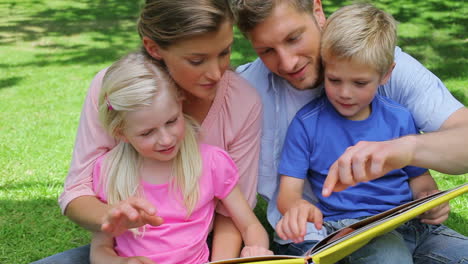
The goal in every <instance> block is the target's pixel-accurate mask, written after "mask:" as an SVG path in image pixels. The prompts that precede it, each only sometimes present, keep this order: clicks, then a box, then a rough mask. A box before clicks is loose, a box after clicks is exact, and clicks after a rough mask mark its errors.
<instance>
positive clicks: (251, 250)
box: [240, 246, 274, 258]
mask: <svg viewBox="0 0 468 264" xmlns="http://www.w3.org/2000/svg"><path fill="white" fill-rule="evenodd" d="M267 255H274V254H273V251H271V250H269V249H268V248H264V247H260V246H246V247H244V248H243V249H242V251H241V253H240V256H241V258H244V257H254V256H267Z"/></svg>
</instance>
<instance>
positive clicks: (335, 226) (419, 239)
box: [275, 219, 468, 264]
mask: <svg viewBox="0 0 468 264" xmlns="http://www.w3.org/2000/svg"><path fill="white" fill-rule="evenodd" d="M359 220H360V219H344V220H340V221H328V222H325V223H324V227H325V228H326V229H327V232H328V233H332V232H335V231H337V230H339V229H341V228H343V227H345V226H348V225H350V224H353V223H355V222H357V221H359ZM316 243H317V241H313V240H311V241H304V242H302V243H297V244H294V243H291V244H286V245H278V244H277V245H275V253H276V254H281V255H296V256H300V255H303V254H304V253H305V252H306V251H307V250H309V249H310V248H311V247H312V246H314V245H315V244H316ZM339 263H340V264H348V263H352V264H355V263H376V264H386V263H388V264H394V263H399V264H405V263H416V264H423V263H424V264H432V263H433V264H442V263H446V264H448V263H450V264H452V263H453V264H455V263H457V264H461V263H467V264H468V240H467V237H465V236H463V235H461V234H459V233H457V232H455V231H454V230H451V229H450V228H448V227H446V226H444V225H427V224H423V223H421V222H420V221H419V219H413V220H411V221H409V222H407V223H405V224H403V225H402V226H400V227H398V228H397V229H396V230H393V231H391V232H389V233H386V234H384V235H382V236H379V237H376V238H374V239H373V240H371V241H370V242H369V243H368V244H367V245H365V246H363V247H362V248H360V249H359V250H357V251H355V252H354V253H353V254H351V255H349V256H348V257H346V258H344V259H343V260H341V261H340V262H339Z"/></svg>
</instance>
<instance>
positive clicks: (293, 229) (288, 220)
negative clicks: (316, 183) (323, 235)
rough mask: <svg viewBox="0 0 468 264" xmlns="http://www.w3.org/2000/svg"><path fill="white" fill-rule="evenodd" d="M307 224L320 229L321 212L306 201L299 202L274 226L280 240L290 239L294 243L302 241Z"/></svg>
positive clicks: (321, 221)
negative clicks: (312, 224) (310, 223)
mask: <svg viewBox="0 0 468 264" xmlns="http://www.w3.org/2000/svg"><path fill="white" fill-rule="evenodd" d="M307 222H313V223H314V224H315V227H316V228H317V229H322V224H323V215H322V212H321V211H320V210H319V209H318V208H317V207H315V206H314V205H313V204H311V203H309V202H308V201H306V200H300V201H298V202H297V203H296V204H295V205H293V206H291V207H290V208H289V210H288V211H287V212H286V213H285V214H284V215H283V218H281V220H280V221H279V222H278V224H277V225H276V233H277V234H278V236H279V237H280V238H281V239H284V240H288V239H291V240H292V241H293V242H294V243H300V242H303V241H304V236H305V235H306V232H307Z"/></svg>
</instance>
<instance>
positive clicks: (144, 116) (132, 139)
mask: <svg viewBox="0 0 468 264" xmlns="http://www.w3.org/2000/svg"><path fill="white" fill-rule="evenodd" d="M125 122H126V124H125V129H124V130H123V133H122V140H124V141H125V142H127V143H130V144H132V146H133V147H134V148H135V149H136V150H137V151H138V153H140V155H142V156H143V157H144V158H148V159H153V160H157V161H171V160H172V159H173V158H174V157H175V156H176V155H177V153H178V152H179V149H180V145H181V143H182V140H183V138H184V135H185V119H184V116H183V113H182V107H181V104H180V101H178V100H177V99H176V98H174V96H173V95H172V94H170V92H168V91H165V90H162V91H161V93H159V94H158V95H157V96H155V98H154V99H153V103H152V105H150V106H148V107H143V108H141V109H139V110H137V111H135V112H129V113H127V115H126V117H125Z"/></svg>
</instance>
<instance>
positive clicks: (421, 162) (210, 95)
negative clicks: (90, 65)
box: [33, 0, 468, 264]
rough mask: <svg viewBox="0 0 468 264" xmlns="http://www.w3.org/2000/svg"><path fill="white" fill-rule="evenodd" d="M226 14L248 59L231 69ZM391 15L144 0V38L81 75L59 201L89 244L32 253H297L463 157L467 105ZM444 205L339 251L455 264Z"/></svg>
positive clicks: (462, 250) (254, 0) (364, 7)
mask: <svg viewBox="0 0 468 264" xmlns="http://www.w3.org/2000/svg"><path fill="white" fill-rule="evenodd" d="M234 24H236V26H237V27H238V29H239V30H240V31H241V32H242V33H243V35H244V36H245V37H246V39H248V40H249V41H250V43H251V44H252V47H253V49H254V50H255V52H256V53H257V55H258V58H257V59H256V60H255V61H253V62H251V63H248V64H245V65H242V66H240V67H238V68H237V69H236V71H235V72H234V71H233V70H231V69H230V54H231V48H232V44H233V40H234V34H233V26H234ZM396 27H397V26H396V21H395V20H394V19H393V17H392V16H391V15H389V14H388V13H386V12H384V11H382V10H380V9H377V8H376V7H374V6H373V5H371V4H363V3H361V4H352V5H349V6H344V7H342V8H340V9H339V10H337V11H336V12H334V13H333V14H332V15H331V16H330V17H329V18H328V19H327V18H326V17H325V14H324V10H323V8H322V2H321V0H177V1H174V0H146V1H145V3H144V5H143V7H142V9H141V12H140V14H139V19H138V22H137V28H138V33H139V35H140V38H141V42H142V48H141V50H139V51H134V52H131V53H129V54H127V55H125V56H124V57H122V58H121V59H120V60H118V61H117V62H115V63H113V64H112V65H110V67H108V68H106V69H103V70H102V71H100V72H99V73H97V75H96V76H95V77H94V79H93V80H92V82H91V86H90V88H89V90H88V94H87V96H86V99H85V102H84V106H83V110H82V113H81V118H80V123H79V127H78V132H77V137H76V142H75V148H74V151H73V157H72V162H71V166H70V169H69V173H68V176H67V178H66V181H65V186H64V191H63V193H62V194H61V195H60V197H59V204H60V207H61V209H62V212H63V214H64V215H66V216H67V217H68V218H70V219H71V220H72V221H73V222H75V223H77V224H78V225H80V226H82V227H83V228H85V229H87V230H89V231H90V232H92V233H93V236H92V241H91V244H90V245H86V246H82V247H79V248H75V249H71V250H68V251H65V252H62V253H58V254H56V255H54V256H50V257H48V258H45V259H42V260H38V261H36V262H33V263H34V264H52V263H58V264H72V263H73V264H81V263H86V264H88V263H93V264H99V263H104V264H105V263H128V264H154V263H159V264H161V263H206V262H209V261H215V260H221V259H228V258H236V257H239V256H241V257H245V256H256V255H271V254H287V255H302V254H304V253H305V251H307V249H309V248H310V247H311V246H313V245H314V244H315V243H317V242H318V241H320V240H321V239H322V238H324V237H325V236H326V235H327V234H329V233H330V232H334V231H335V230H338V229H340V228H342V227H344V226H347V225H349V224H352V223H355V222H356V221H359V220H361V219H364V218H366V217H369V216H372V215H374V214H377V213H380V212H383V211H385V210H388V209H390V208H393V207H395V206H398V205H400V204H403V203H406V202H408V201H411V200H413V199H416V198H420V197H424V196H427V195H430V194H432V193H434V192H438V188H437V184H436V182H435V181H434V179H433V178H432V176H431V175H430V173H429V171H428V169H434V170H437V171H440V172H443V173H448V174H459V173H465V172H467V171H468V164H467V163H466V160H468V152H467V151H466V149H467V148H468V141H464V140H462V139H463V138H464V137H465V136H466V135H467V134H468V109H467V108H466V107H464V106H463V104H461V103H460V102H458V101H457V100H456V99H455V98H454V97H453V96H452V95H451V94H450V92H449V91H448V89H447V88H446V87H445V86H444V84H443V83H442V82H441V81H440V80H439V79H438V78H437V77H436V76H435V75H434V74H432V73H431V72H430V71H429V70H427V69H426V68H425V67H424V66H423V65H421V64H420V63H419V62H418V61H416V60H415V59H414V58H412V57H411V56H410V55H408V54H407V53H405V52H404V51H402V50H401V49H400V48H399V47H397V46H396V42H397V34H396V31H397V30H396ZM421 132H423V133H421ZM257 193H258V194H259V195H260V196H261V197H262V198H263V199H265V200H266V201H267V203H268V207H267V218H268V219H267V221H268V223H269V224H270V225H271V227H272V228H274V229H275V235H274V241H273V242H272V243H270V241H269V237H268V234H267V232H266V231H265V229H264V227H263V226H262V224H261V222H260V221H259V219H257V217H256V216H255V214H254V213H253V211H252V209H253V208H254V207H255V205H256V198H257ZM449 212H450V208H449V205H448V204H444V205H441V206H439V207H436V208H434V209H432V210H430V211H428V212H426V213H424V214H423V215H421V216H420V217H419V218H417V219H413V220H411V221H409V222H407V223H406V224H404V225H403V226H401V227H399V228H397V229H396V230H394V231H392V232H390V233H387V234H385V235H382V236H380V237H377V238H375V239H374V240H372V241H371V242H370V243H368V244H367V245H366V246H364V247H362V248H361V249H359V250H357V251H355V252H354V253H353V254H351V255H349V256H347V257H345V258H344V259H343V260H341V261H340V263H379V264H383V263H461V262H462V261H463V260H464V259H465V260H466V259H467V254H466V249H468V240H467V238H466V237H465V236H463V235H461V234H458V233H457V232H455V231H454V230H451V229H450V228H448V227H446V226H444V225H442V222H444V221H445V220H446V219H447V218H448V215H449ZM270 245H272V248H270Z"/></svg>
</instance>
